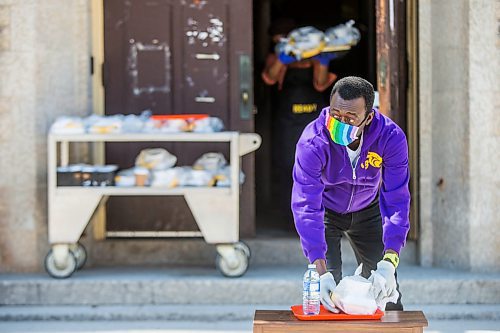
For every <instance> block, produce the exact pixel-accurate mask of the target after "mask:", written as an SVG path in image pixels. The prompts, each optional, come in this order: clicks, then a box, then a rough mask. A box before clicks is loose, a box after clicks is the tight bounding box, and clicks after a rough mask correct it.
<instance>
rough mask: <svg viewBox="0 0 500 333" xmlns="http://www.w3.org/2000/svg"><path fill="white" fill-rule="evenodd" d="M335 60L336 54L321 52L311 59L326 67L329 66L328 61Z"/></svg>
mask: <svg viewBox="0 0 500 333" xmlns="http://www.w3.org/2000/svg"><path fill="white" fill-rule="evenodd" d="M335 58H337V54H336V53H335V52H322V53H320V54H318V55H315V56H314V57H313V59H316V60H318V61H319V63H320V64H322V65H323V66H328V64H330V61H331V60H333V59H335Z"/></svg>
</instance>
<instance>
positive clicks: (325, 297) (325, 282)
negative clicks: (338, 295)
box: [319, 272, 339, 313]
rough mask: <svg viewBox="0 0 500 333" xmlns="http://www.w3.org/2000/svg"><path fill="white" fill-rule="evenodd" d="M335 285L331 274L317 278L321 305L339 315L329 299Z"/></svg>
mask: <svg viewBox="0 0 500 333" xmlns="http://www.w3.org/2000/svg"><path fill="white" fill-rule="evenodd" d="M336 286H337V284H336V283H335V280H334V279H333V275H332V273H330V272H328V273H325V274H323V275H321V276H320V277H319V294H320V297H321V304H323V306H324V307H325V308H326V309H327V310H328V311H330V312H334V313H339V310H338V309H336V308H335V304H334V303H333V301H332V299H331V294H333V290H334V289H335V287H336Z"/></svg>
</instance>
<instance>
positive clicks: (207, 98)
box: [194, 96, 215, 103]
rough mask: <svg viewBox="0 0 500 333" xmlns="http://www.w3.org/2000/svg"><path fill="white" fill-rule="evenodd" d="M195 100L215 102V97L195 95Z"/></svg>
mask: <svg viewBox="0 0 500 333" xmlns="http://www.w3.org/2000/svg"><path fill="white" fill-rule="evenodd" d="M194 101H195V102H198V103H215V98H214V97H200V96H198V97H195V98H194Z"/></svg>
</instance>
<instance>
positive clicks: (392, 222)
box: [292, 76, 410, 312]
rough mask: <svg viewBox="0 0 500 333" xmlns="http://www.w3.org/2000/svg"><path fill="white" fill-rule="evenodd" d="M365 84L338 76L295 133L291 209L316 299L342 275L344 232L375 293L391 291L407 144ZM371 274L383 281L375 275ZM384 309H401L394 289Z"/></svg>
mask: <svg viewBox="0 0 500 333" xmlns="http://www.w3.org/2000/svg"><path fill="white" fill-rule="evenodd" d="M373 100H374V91H373V86H372V85H371V84H370V83H369V82H368V81H366V80H364V79H362V78H360V77H354V76H350V77H345V78H343V79H341V80H339V81H338V82H337V83H336V84H335V85H334V87H333V89H332V92H331V97H330V106H329V107H326V108H324V109H323V110H322V111H321V113H320V115H319V116H318V118H317V119H316V120H315V121H314V122H312V123H311V124H309V125H308V126H307V127H306V128H305V129H304V131H303V133H302V135H301V137H300V139H299V141H298V143H297V149H296V155H295V164H294V168H293V191H292V211H293V215H294V219H295V226H296V229H297V232H298V234H299V236H300V241H301V244H302V249H303V252H304V254H305V256H306V257H307V258H308V259H309V261H310V262H311V263H315V264H316V267H317V270H318V273H319V274H320V276H321V278H320V293H321V302H322V304H323V305H324V306H325V307H326V308H327V309H328V310H330V311H332V312H338V309H337V308H336V307H335V304H334V303H333V302H332V300H331V299H330V296H331V293H332V292H333V290H334V288H335V287H336V284H338V283H339V281H340V280H341V279H342V259H341V252H340V240H341V238H342V236H345V237H346V238H347V239H348V240H349V242H350V244H351V246H352V248H353V250H354V253H355V255H356V259H357V261H358V264H361V263H362V264H363V266H362V273H361V275H362V276H363V277H365V278H369V279H370V280H371V281H372V282H373V281H385V283H378V284H377V283H374V286H375V290H376V294H377V297H380V298H382V297H389V296H391V295H394V294H393V293H394V291H395V290H397V291H399V285H398V283H397V274H396V268H397V266H398V263H399V253H400V251H401V249H402V248H403V246H404V245H405V241H406V235H407V233H408V230H409V207H410V193H409V189H408V181H409V178H410V174H409V168H408V144H407V141H406V137H405V134H404V133H403V131H402V130H401V128H400V127H398V125H396V124H395V123H394V122H393V121H392V120H391V119H389V118H388V117H386V116H384V115H383V114H381V113H379V112H378V111H377V110H375V109H372V106H373ZM376 274H379V275H380V276H381V277H383V279H375V275H376ZM386 310H403V305H402V303H401V293H399V298H398V300H397V303H388V304H387V306H386Z"/></svg>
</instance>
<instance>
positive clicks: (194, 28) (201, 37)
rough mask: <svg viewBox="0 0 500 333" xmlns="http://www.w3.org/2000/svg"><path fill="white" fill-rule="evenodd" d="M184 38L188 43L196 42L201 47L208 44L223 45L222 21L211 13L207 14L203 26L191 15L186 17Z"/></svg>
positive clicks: (224, 37)
mask: <svg viewBox="0 0 500 333" xmlns="http://www.w3.org/2000/svg"><path fill="white" fill-rule="evenodd" d="M186 23H187V27H186V38H187V40H188V44H189V45H194V44H196V43H199V44H201V46H203V47H208V46H209V45H217V46H219V47H221V46H224V44H225V42H226V35H225V32H224V23H223V22H222V20H221V19H220V18H218V17H216V16H214V15H213V14H209V15H208V25H207V26H206V27H205V28H203V27H201V24H200V23H199V22H198V21H197V20H195V19H194V18H192V17H189V18H188V19H187V22H186Z"/></svg>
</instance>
